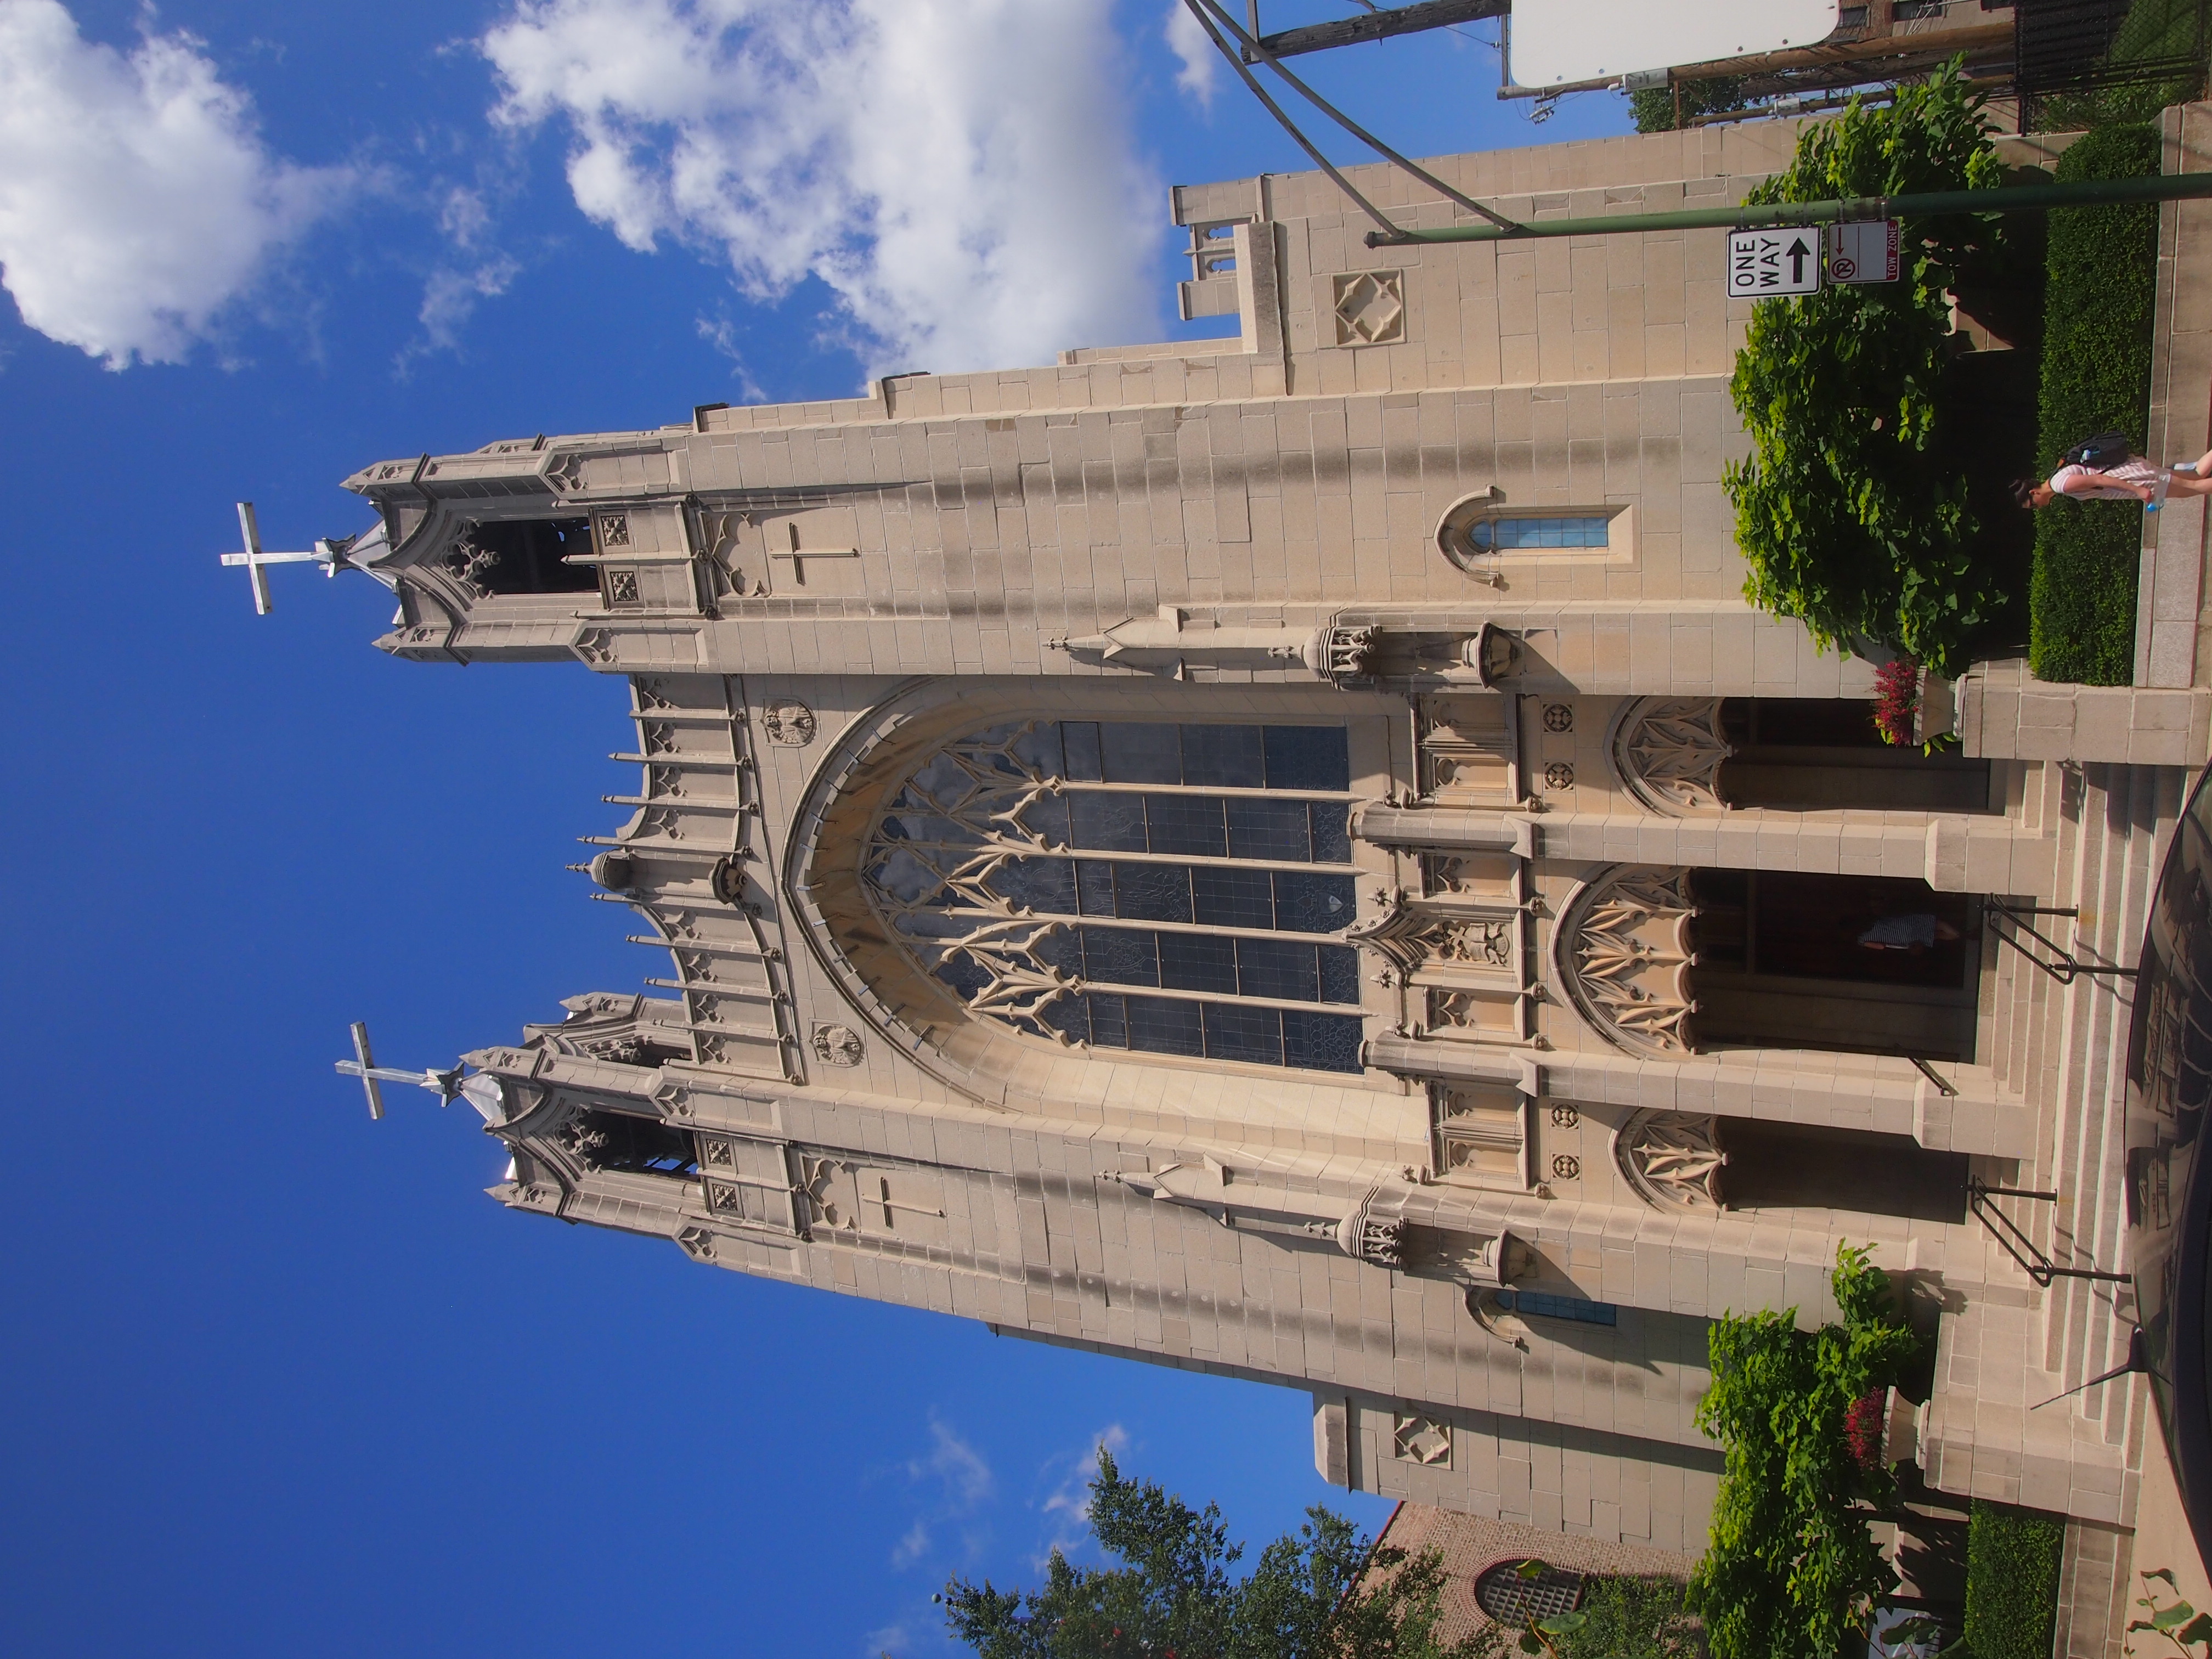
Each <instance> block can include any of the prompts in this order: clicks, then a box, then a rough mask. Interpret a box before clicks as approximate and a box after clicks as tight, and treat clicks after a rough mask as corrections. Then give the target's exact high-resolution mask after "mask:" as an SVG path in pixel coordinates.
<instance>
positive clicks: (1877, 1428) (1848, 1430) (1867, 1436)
mask: <svg viewBox="0 0 2212 1659" xmlns="http://www.w3.org/2000/svg"><path fill="white" fill-rule="evenodd" d="M1888 1403H1889V1391H1888V1390H1887V1389H1875V1391H1874V1392H1873V1393H1872V1394H1869V1395H1864V1396H1863V1397H1862V1398H1860V1399H1857V1400H1854V1401H1851V1404H1850V1410H1848V1411H1846V1412H1845V1413H1844V1438H1845V1439H1846V1440H1848V1441H1850V1445H1851V1455H1852V1456H1853V1457H1855V1458H1857V1460H1858V1463H1859V1467H1860V1468H1867V1469H1870V1468H1874V1467H1875V1465H1876V1464H1878V1463H1879V1462H1881V1429H1882V1416H1883V1407H1885V1406H1887V1404H1888Z"/></svg>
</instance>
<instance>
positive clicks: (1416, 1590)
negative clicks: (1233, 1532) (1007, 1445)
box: [945, 1447, 1504, 1659]
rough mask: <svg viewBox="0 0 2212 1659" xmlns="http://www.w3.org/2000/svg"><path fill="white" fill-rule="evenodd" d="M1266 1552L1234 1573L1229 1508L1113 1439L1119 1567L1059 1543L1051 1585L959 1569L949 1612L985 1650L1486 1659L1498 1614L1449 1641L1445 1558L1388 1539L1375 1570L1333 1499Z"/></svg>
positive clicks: (1111, 1481)
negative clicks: (1130, 1457) (1152, 1468)
mask: <svg viewBox="0 0 2212 1659" xmlns="http://www.w3.org/2000/svg"><path fill="white" fill-rule="evenodd" d="M1307 1515H1308V1516H1309V1517H1310V1518H1309V1519H1308V1521H1307V1522H1306V1524H1305V1525H1304V1526H1303V1527H1301V1528H1299V1529H1298V1532H1297V1535H1296V1536H1295V1537H1293V1536H1290V1535H1288V1534H1285V1536H1283V1537H1281V1538H1278V1539H1277V1540H1276V1541H1274V1542H1273V1543H1272V1544H1270V1545H1268V1546H1267V1548H1266V1549H1264V1550H1263V1551H1261V1553H1260V1559H1259V1560H1258V1562H1257V1563H1256V1564H1255V1565H1254V1567H1253V1569H1252V1571H1250V1572H1249V1573H1248V1574H1246V1575H1245V1576H1244V1577H1242V1578H1233V1577H1231V1575H1230V1568H1231V1566H1233V1565H1235V1564H1236V1563H1237V1561H1238V1560H1239V1559H1242V1557H1243V1546H1242V1545H1240V1544H1232V1543H1231V1542H1230V1541H1229V1534H1228V1529H1227V1528H1225V1526H1224V1525H1223V1523H1222V1520H1221V1510H1220V1509H1219V1507H1218V1505H1216V1504H1207V1505H1206V1509H1205V1510H1204V1512H1203V1513H1200V1512H1198V1511H1195V1510H1192V1509H1191V1508H1190V1506H1189V1505H1188V1504H1185V1503H1184V1502H1183V1501H1182V1499H1181V1498H1175V1497H1171V1496H1170V1495H1169V1494H1168V1493H1167V1492H1164V1491H1163V1490H1162V1489H1161V1488H1160V1487H1159V1486H1158V1485H1156V1484H1154V1483H1153V1482H1152V1481H1149V1480H1147V1481H1143V1482H1138V1481H1132V1480H1123V1479H1122V1478H1121V1470H1120V1468H1118V1467H1117V1466H1116V1465H1115V1462H1114V1459H1113V1457H1112V1455H1110V1454H1109V1453H1108V1452H1107V1451H1106V1450H1105V1449H1103V1447H1102V1448H1101V1449H1099V1453H1098V1473H1097V1476H1096V1477H1095V1478H1093V1480H1091V1531H1092V1533H1093V1534H1096V1536H1097V1540H1098V1543H1099V1546H1100V1547H1101V1548H1102V1549H1103V1550H1104V1551H1105V1552H1106V1553H1107V1554H1108V1555H1109V1556H1112V1557H1115V1558H1116V1559H1118V1561H1119V1562H1120V1565H1116V1566H1105V1567H1079V1566H1075V1565H1072V1564H1071V1563H1070V1562H1069V1561H1068V1560H1067V1559H1066V1557H1065V1556H1063V1555H1061V1554H1060V1552H1058V1551H1057V1550H1055V1551H1054V1552H1053V1555H1052V1559H1051V1560H1050V1561H1049V1562H1048V1564H1047V1565H1046V1568H1045V1584H1044V1588H1043V1589H1041V1590H1029V1591H1024V1590H1000V1589H995V1588H994V1587H993V1586H992V1584H991V1583H990V1582H989V1581H988V1580H986V1581H985V1582H984V1583H981V1584H980V1585H978V1584H975V1583H969V1581H968V1580H967V1579H964V1578H955V1579H953V1580H952V1582H951V1583H950V1584H948V1585H947V1586H946V1587H945V1622H946V1623H947V1624H948V1625H949V1626H951V1630H952V1633H953V1634H954V1635H955V1636H957V1638H959V1639H960V1640H961V1641H963V1642H965V1643H966V1644H968V1645H969V1647H971V1648H973V1649H974V1650H975V1651H976V1652H977V1653H978V1654H980V1655H981V1656H982V1659H1486V1656H1491V1655H1495V1654H1497V1653H1498V1652H1499V1651H1500V1650H1501V1644H1502V1643H1503V1639H1504V1638H1503V1636H1502V1634H1501V1633H1500V1632H1498V1631H1497V1630H1496V1629H1495V1628H1494V1627H1493V1628H1490V1629H1486V1631H1485V1632H1482V1634H1480V1636H1473V1637H1466V1638H1462V1639H1461V1640H1459V1641H1458V1642H1455V1643H1450V1644H1447V1643H1445V1642H1444V1641H1443V1639H1442V1638H1441V1637H1440V1636H1439V1635H1438V1633H1437V1622H1438V1619H1439V1616H1440V1612H1441V1605H1442V1597H1443V1564H1442V1562H1441V1561H1440V1560H1439V1559H1438V1558H1437V1556H1436V1555H1435V1554H1434V1553H1427V1554H1424V1555H1421V1556H1419V1557H1415V1558H1413V1559H1407V1555H1406V1553H1405V1552H1404V1551H1403V1550H1400V1549H1395V1548H1393V1547H1388V1546H1385V1547H1383V1548H1381V1549H1377V1550H1375V1551H1374V1552H1373V1565H1375V1566H1376V1567H1378V1568H1381V1569H1383V1571H1381V1572H1380V1573H1377V1574H1376V1575H1374V1576H1373V1577H1371V1578H1370V1579H1369V1581H1368V1582H1366V1583H1362V1582H1361V1577H1362V1573H1363V1571H1364V1569H1365V1568H1366V1567H1367V1566H1368V1565H1369V1564H1370V1551H1369V1544H1368V1541H1367V1540H1366V1539H1365V1538H1364V1537H1362V1536H1361V1535H1360V1534H1359V1533H1358V1530H1357V1529H1356V1528H1353V1526H1352V1523H1351V1522H1348V1521H1346V1520H1344V1519H1343V1518H1342V1517H1341V1516H1335V1515H1332V1514H1330V1513H1329V1511H1328V1510H1323V1509H1313V1510H1308V1511H1307Z"/></svg>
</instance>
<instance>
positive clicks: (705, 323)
mask: <svg viewBox="0 0 2212 1659" xmlns="http://www.w3.org/2000/svg"><path fill="white" fill-rule="evenodd" d="M692 321H693V322H695V323H696V324H697V325H698V327H699V337H700V338H701V339H702V340H704V341H705V342H706V343H708V345H710V346H712V347H714V349H715V350H716V351H718V352H720V354H721V355H722V356H725V357H727V358H728V359H729V360H730V378H731V379H732V380H735V381H736V382H737V383H738V397H739V398H741V399H743V400H744V402H746V403H749V404H764V403H766V402H767V401H768V393H767V392H765V391H763V390H762V388H761V383H760V382H759V381H758V380H755V379H754V378H753V371H752V367H751V365H750V364H749V363H747V362H745V354H744V352H743V351H741V350H739V349H738V329H737V325H736V324H734V323H732V321H731V320H730V319H728V318H727V317H695V318H693V319H692Z"/></svg>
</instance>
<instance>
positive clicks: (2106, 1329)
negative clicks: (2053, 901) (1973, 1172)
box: [2008, 766, 2184, 1447]
mask: <svg viewBox="0 0 2212 1659" xmlns="http://www.w3.org/2000/svg"><path fill="white" fill-rule="evenodd" d="M2183 783H2184V781H2183V779H2182V777H2181V775H2179V774H2178V773H2173V772H2169V771H2166V770H2165V769H2154V768H2148V767H2123V766H2089V767H2086V768H2083V769H2081V771H2080V773H2079V782H2078V784H2077V785H2075V786H2074V787H2073V790H2072V793H2073V797H2074V799H2073V801H2072V803H2071V805H2072V806H2073V808H2074V810H2073V811H2070V812H2069V813H2068V814H2067V815H2066V818H2065V820H2064V821H2063V827H2062V844H2061V848H2060V853H2061V860H2060V866H2059V867H2060V871H2061V884H2062V886H2065V885H2070V887H2071V893H2070V895H2069V896H2068V897H2067V898H2066V899H2064V900H2063V901H2062V902H2070V903H2072V904H2074V905H2075V906H2076V907H2077V908H2079V910H2080V912H2081V914H2080V916H2079V918H2078V919H2077V920H2076V921H2075V922H2073V923H2068V922H2066V921H2063V919H2059V920H2058V921H2057V924H2056V925H2053V926H2047V927H2045V929H2044V931H2045V932H2046V933H2049V934H2050V936H2051V938H2053V939H2057V941H2058V942H2059V943H2060V944H2061V945H2065V946H2067V947H2068V948H2069V950H2070V951H2072V953H2073V954H2074V956H2075V957H2076V958H2077V959H2079V960H2081V961H2084V962H2112V963H2127V964H2131V963H2133V962H2134V961H2135V958H2136V952H2137V951H2139V950H2140V948H2141V945H2142V932H2143V927H2144V923H2145V921H2146V920H2147V917H2148V904H2149V898H2150V892H2151V889H2152V887H2153V885H2154V884H2155V882H2156V880H2157V877H2158V868H2159V864H2160V860H2162V859H2163V858H2164V856H2165V851H2166V842H2167V839H2168V837H2169V836H2170V835H2171V832H2172V826H2173V823H2174V818H2175V816H2176V814H2177V813H2178V812H2179V808H2180V805H2181V795H2182V788H2183ZM2008 954H2011V953H2010V952H2008ZM2021 967H2022V968H2023V969H2026V970H2027V972H2028V973H2030V974H2033V976H2034V977H2035V978H2037V979H2039V980H2041V981H2043V983H2044V985H2045V986H2046V987H2049V994H2047V995H2046V996H2045V999H2044V1000H2043V1011H2044V1012H2043V1016H2042V1017H2041V1018H2039V1019H2037V1020H2036V1021H2035V1022H2034V1023H2035V1024H2037V1025H2038V1026H2039V1028H2041V1029H2042V1030H2043V1032H2044V1033H2045V1035H2044V1036H2043V1038H2042V1042H2043V1046H2044V1048H2045V1050H2046V1053H2045V1055H2043V1056H2039V1059H2041V1060H2042V1062H2043V1063H2041V1064H2039V1065H2037V1066H2035V1067H2034V1073H2035V1075H2034V1078H2033V1084H2032V1085H2031V1090H2030V1095H2031V1097H2032V1098H2033V1099H2034V1100H2035V1101H2036V1103H2037V1104H2038V1105H2039V1107H2041V1108H2042V1113H2041V1115H2042V1117H2043V1121H2045V1124H2046V1125H2048V1126H2049V1143H2048V1145H2047V1146H2045V1148H2043V1149H2042V1150H2041V1152H2040V1153H2039V1158H2038V1160H2037V1164H2036V1167H2035V1169H2034V1170H2033V1172H2032V1178H2028V1179H2024V1180H2023V1181H2022V1182H2021V1184H2022V1185H2024V1186H2029V1187H2034V1188H2043V1189H2045V1190H2052V1191H2056V1192H2057V1193H2058V1194H2059V1199H2058V1201H2057V1203H2056V1204H2042V1203H2037V1202H2034V1201H2033V1200H2014V1201H2013V1202H2012V1203H2011V1204H2010V1205H2009V1206H2008V1208H2009V1209H2010V1211H2011V1212H2013V1213H2014V1215H2015V1219H2017V1220H2018V1221H2019V1222H2020V1223H2021V1225H2022V1227H2023V1228H2024V1229H2025V1230H2026V1231H2027V1232H2028V1234H2029V1236H2030V1237H2034V1238H2037V1239H2039V1240H2043V1241H2045V1245H2046V1248H2047V1249H2049V1251H2050V1253H2051V1259H2052V1260H2053V1261H2056V1262H2057V1263H2059V1264H2060V1265H2062V1266H2070V1267H2102V1268H2106V1269H2112V1268H2113V1267H2115V1266H2116V1265H2118V1264H2120V1263H2121V1260H2122V1255H2123V1250H2124V1244H2123V1233H2124V1228H2125V1225H2126V1210H2125V1165H2126V1147H2125V1139H2124V1123H2123V1121H2122V1114H2123V1109H2124V1100H2125V1087H2126V1077H2125V1072H2126V1064H2127V1037H2128V1026H2129V1021H2130V1014H2131V1010H2132V1007H2133V1000H2134V987H2133V986H2132V984H2131V982H2130V981H2126V980H2116V979H2110V978H2106V977H2103V976H2100V975H2082V976H2081V977H2080V978H2079V979H2077V980H2076V981H2075V982H2074V984H2072V985H2071V986H2066V987H2061V986H2057V985H2056V984H2054V983H2052V982H2051V981H2050V980H2049V979H2048V978H2047V977H2046V976H2045V975H2040V974H2035V973H2034V970H2033V969H2028V968H2027V964H2026V963H2021ZM2023 1174H2024V1176H2027V1175H2029V1174H2030V1172H2027V1171H2023ZM2042 1302H2043V1308H2042V1316H2043V1317H2042V1325H2043V1329H2042V1353H2041V1356H2040V1358H2041V1366H2042V1369H2043V1370H2045V1371H2047V1372H2049V1373H2051V1375H2052V1376H2053V1377H2054V1378H2055V1379H2056V1380H2057V1383H2058V1385H2059V1386H2060V1387H2061V1388H2064V1389H2072V1388H2075V1387H2077V1386H2079V1385H2080V1384H2081V1383H2083V1382H2086V1381H2087V1379H2088V1378H2089V1377H2092V1376H2097V1375H2099V1374H2100V1373H2102V1372H2103V1371H2105V1370H2109V1369H2110V1368H2111V1367H2112V1365H2114V1364H2118V1363H2119V1361H2120V1360H2121V1359H2122V1358H2124V1355H2125V1352H2126V1347H2127V1331H2128V1325H2129V1320H2128V1318H2127V1317H2126V1316H2125V1314H2124V1310H2125V1309H2126V1303H2125V1287H2124V1286H2123V1285H2108V1284H2097V1283H2093V1282H2090V1281H2087V1280H2080V1279H2059V1280H2057V1281H2056V1282H2054V1283H2053V1284H2052V1285H2051V1288H2050V1289H2049V1290H2048V1291H2045V1293H2044V1296H2043V1297H2042ZM2128 1311H2131V1310H2128ZM2143 1399H2144V1395H2143V1391H2142V1389H2140V1388H2139V1387H2136V1386H2133V1385H2128V1384H2109V1385H2106V1386H2105V1387H2103V1388H2100V1389H2093V1390H2091V1391H2090V1392H2088V1393H2087V1394H2086V1395H2078V1396H2076V1397H2075V1399H2074V1400H2073V1401H2070V1402H2069V1407H2067V1409H2068V1410H2069V1411H2070V1412H2071V1413H2073V1414H2074V1415H2075V1416H2077V1417H2079V1418H2081V1419H2085V1420H2086V1421H2087V1422H2088V1423H2090V1424H2093V1425H2096V1427H2097V1429H2098V1431H2100V1434H2101V1437H2103V1439H2104V1440H2105V1442H2106V1443H2107V1444H2109V1445H2112V1446H2116V1447H2118V1446H2124V1445H2127V1444H2130V1443H2131V1442H2132V1440H2133V1438H2134V1431H2135V1430H2136V1428H2137V1427H2138V1422H2137V1419H2138V1418H2139V1415H2140V1412H2141V1410H2142V1403H2143ZM2054 1409H2056V1408H2054Z"/></svg>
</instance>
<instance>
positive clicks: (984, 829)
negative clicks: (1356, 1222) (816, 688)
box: [864, 720, 1361, 1072]
mask: <svg viewBox="0 0 2212 1659" xmlns="http://www.w3.org/2000/svg"><path fill="white" fill-rule="evenodd" d="M1351 785H1352V777H1351V764H1350V760H1349V757H1348V755H1347V752H1346V741H1345V732H1344V729H1343V728H1342V727H1341V726H1229V725H1208V726H1199V725H1166V724H1147V723H1142V722H1137V721H1127V720H1123V721H1112V720H1109V721H1097V720H1027V721H1012V722H1008V723H1006V724H1002V725H999V726H992V727H991V728H989V729H988V730H987V731H983V732H975V733H972V734H970V735H969V736H966V737H963V738H956V739H954V740H953V741H952V742H951V743H948V744H945V745H944V746H943V747H942V748H940V749H939V750H937V752H936V753H935V754H934V755H933V756H932V757H930V759H929V760H928V761H927V763H924V764H923V765H922V766H921V768H920V769H918V770H916V771H915V774H914V775H913V776H912V777H911V778H910V779H908V781H907V783H906V784H905V786H904V787H902V788H901V789H900V790H899V791H898V792H897V793H896V794H895V795H893V796H892V797H891V799H890V804H889V805H887V806H886V807H885V808H884V811H883V813H882V815H881V816H880V817H879V818H878V821H877V824H876V827H875V831H874V834H873V836H872V842H871V845H870V847H869V849H868V855H867V860H866V865H865V866H864V868H865V872H866V884H867V887H868V890H869V895H870V897H871V899H872V902H873V903H874V904H875V906H876V908H877V910H878V914H880V915H882V916H883V918H884V921H886V922H887V923H888V924H889V925H890V928H891V929H892V931H893V932H894V933H896V936H897V937H898V938H899V939H900V940H901V941H902V943H903V944H904V945H906V947H907V948H908V950H910V951H913V952H914V954H915V956H916V957H919V958H920V959H921V962H922V963H923V965H924V966H925V967H927V969H929V971H930V972H932V973H933V974H934V975H936V977H937V978H938V980H939V981H941V982H942V983H943V984H945V985H946V986H948V987H951V989H952V990H953V991H954V992H956V993H957V994H958V995H959V997H960V998H961V1000H963V1002H965V1003H966V1004H967V1006H968V1007H969V1010H970V1011H971V1012H975V1013H976V1014H978V1015H981V1016H983V1017H986V1018H993V1019H996V1020H1000V1021H1002V1022H1004V1023H1005V1024H1008V1025H1011V1026H1012V1027H1014V1028H1015V1029H1016V1030H1021V1031H1025V1032H1027V1033H1029V1034H1030V1035H1032V1036H1049V1037H1052V1038H1054V1039H1055V1040H1057V1041H1059V1042H1065V1043H1083V1044H1088V1045H1090V1046H1091V1047H1092V1048H1103V1049H1115V1048H1119V1049H1137V1050H1139V1051H1142V1052H1145V1053H1149V1054H1185V1055H1189V1056H1193V1057H1197V1058H1204V1059H1207V1060H1241V1061H1245V1062H1249V1063H1255V1064H1259V1065H1264V1066H1303V1067H1307V1068H1310V1069H1315V1070H1320V1071H1330V1072H1356V1071H1358V1069H1359V1042H1360V1036H1361V1029H1360V1021H1359V1016H1358V1012H1357V1008H1358V1001H1359V982H1358V978H1359V976H1358V959H1357V952H1356V951H1355V950H1354V949H1353V947H1352V946H1351V945H1346V944H1344V943H1343V942H1342V939H1341V935H1342V933H1343V932H1344V930H1345V929H1346V927H1349V926H1350V925H1351V924H1352V920H1353V896H1352V880H1353V874H1354V872H1353V870H1352V843H1351V837H1350V835H1349V833H1348V829H1347V822H1346V818H1347V813H1348V811H1349V810H1350V805H1351Z"/></svg>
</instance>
